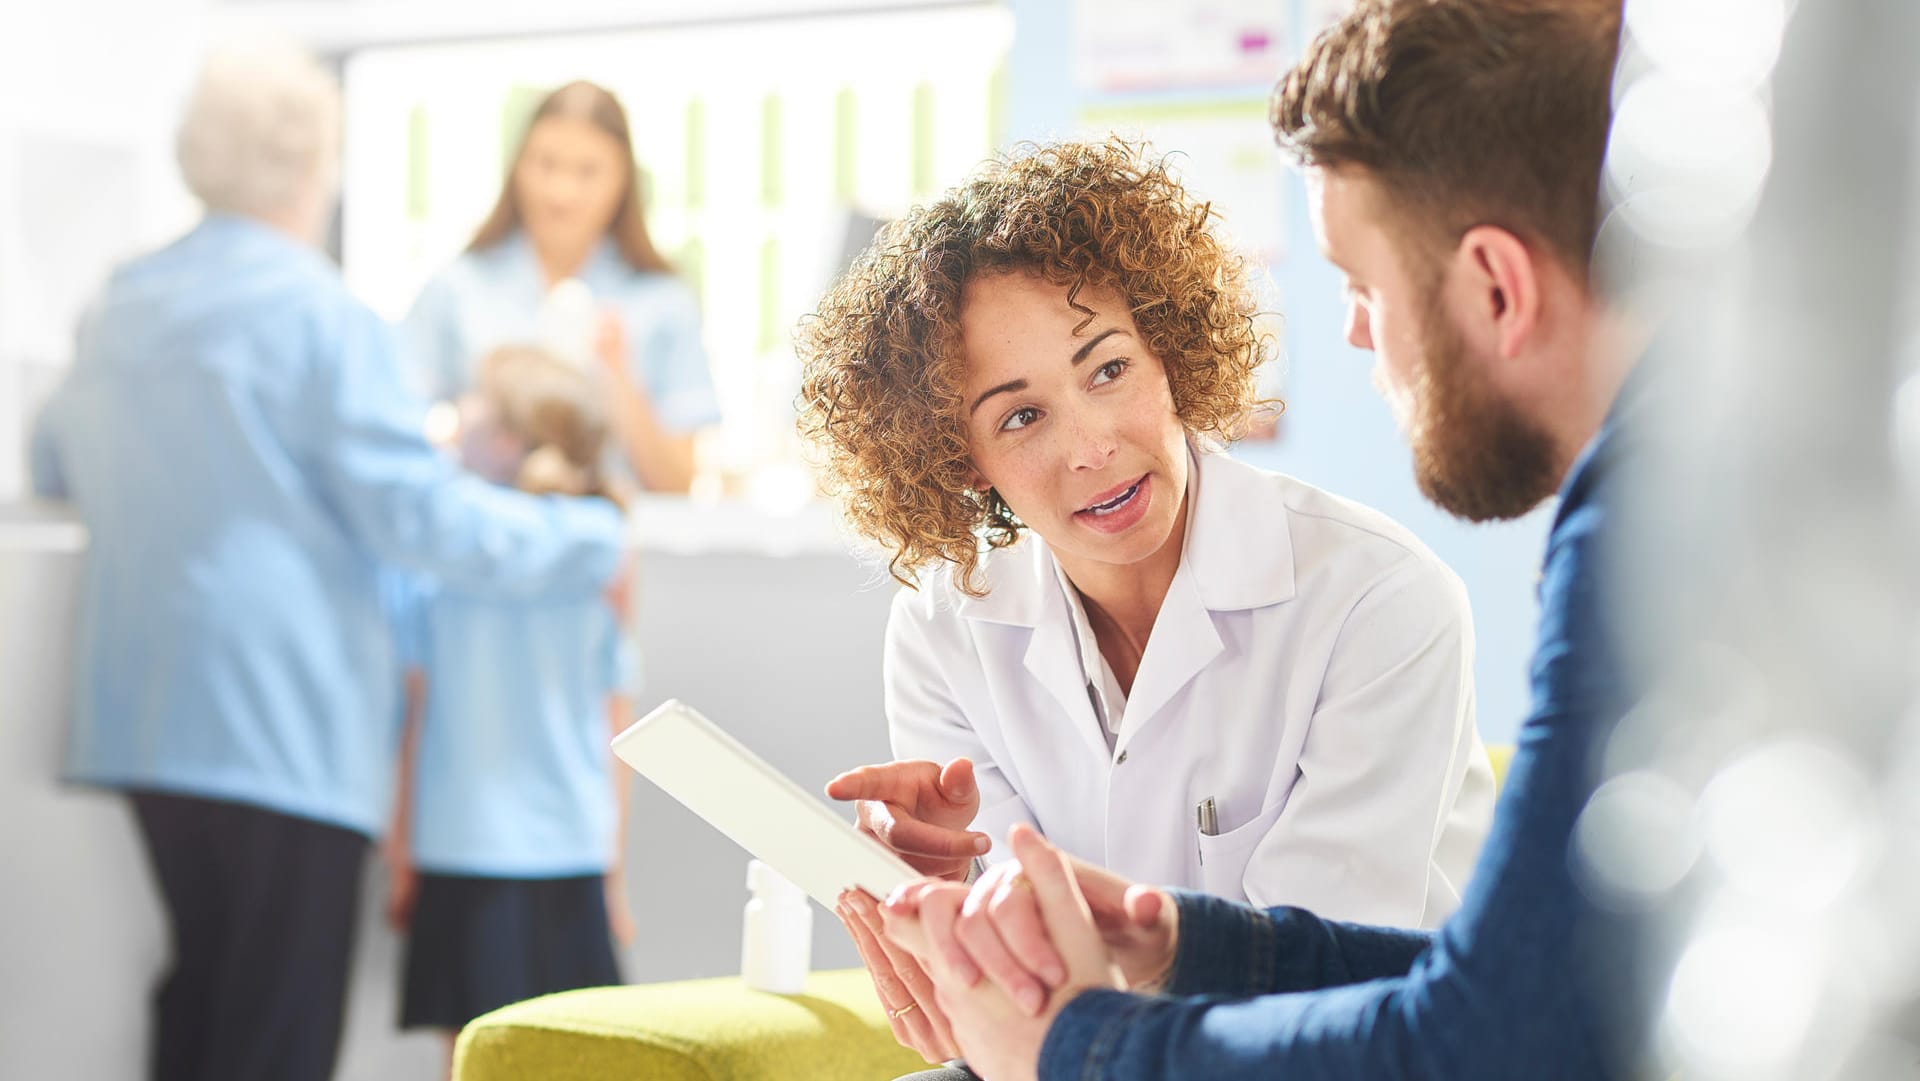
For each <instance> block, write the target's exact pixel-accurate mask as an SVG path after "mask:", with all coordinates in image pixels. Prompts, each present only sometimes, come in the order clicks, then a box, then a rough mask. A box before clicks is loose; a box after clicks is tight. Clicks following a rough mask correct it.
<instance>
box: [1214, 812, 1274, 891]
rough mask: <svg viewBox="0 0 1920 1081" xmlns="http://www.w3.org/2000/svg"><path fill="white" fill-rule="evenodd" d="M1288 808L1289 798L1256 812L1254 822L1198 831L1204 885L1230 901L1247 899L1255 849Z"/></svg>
mask: <svg viewBox="0 0 1920 1081" xmlns="http://www.w3.org/2000/svg"><path fill="white" fill-rule="evenodd" d="M1286 809H1287V803H1286V801H1285V800H1281V801H1280V802H1279V803H1276V804H1274V805H1273V806H1272V807H1268V808H1267V809H1265V810H1263V811H1261V812H1260V813H1259V814H1257V815H1255V816H1254V817H1253V820H1252V821H1250V822H1246V823H1243V824H1241V825H1239V826H1235V827H1234V828H1233V829H1230V830H1228V831H1227V832H1225V833H1219V834H1214V835H1212V836H1209V835H1207V834H1204V833H1197V836H1198V837H1199V839H1200V884H1201V886H1202V887H1203V888H1205V889H1206V891H1207V892H1208V893H1211V894H1214V895H1215V896H1218V897H1225V898H1227V899H1228V900H1230V901H1245V900H1246V899H1247V887H1246V875H1247V862H1248V861H1249V860H1251V859H1252V858H1253V850H1254V849H1255V848H1256V847H1258V846H1259V844H1260V842H1261V841H1262V840H1263V839H1264V838H1265V837H1266V836H1267V834H1268V833H1269V832H1271V831H1272V830H1273V824H1274V823H1275V822H1278V821H1280V814H1281V812H1283V811H1285V810H1286Z"/></svg>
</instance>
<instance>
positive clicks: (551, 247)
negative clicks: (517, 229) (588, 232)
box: [527, 233, 599, 288]
mask: <svg viewBox="0 0 1920 1081" xmlns="http://www.w3.org/2000/svg"><path fill="white" fill-rule="evenodd" d="M527 241H528V243H530V244H532V245H533V256H534V258H535V259H537V260H539V262H540V274H541V276H542V277H544V278H545V279H546V284H547V286H548V287H549V288H551V287H552V286H553V285H554V284H555V283H557V282H561V281H565V280H566V279H568V278H577V277H579V276H580V270H581V268H582V267H584V266H586V265H587V258H588V257H589V256H591V255H592V254H593V249H594V248H595V247H596V246H597V245H598V244H599V238H598V237H593V238H590V239H588V240H587V241H586V242H584V243H580V242H574V241H566V242H559V241H552V240H547V241H543V240H541V239H540V238H538V237H535V236H534V235H533V234H531V233H529V234H527Z"/></svg>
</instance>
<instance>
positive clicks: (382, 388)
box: [295, 307, 625, 599]
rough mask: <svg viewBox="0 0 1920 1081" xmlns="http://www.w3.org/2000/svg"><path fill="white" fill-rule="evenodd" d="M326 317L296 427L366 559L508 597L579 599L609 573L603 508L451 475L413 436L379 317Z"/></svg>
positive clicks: (611, 538)
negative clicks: (327, 329)
mask: <svg viewBox="0 0 1920 1081" xmlns="http://www.w3.org/2000/svg"><path fill="white" fill-rule="evenodd" d="M327 322H328V323H330V324H333V325H336V326H338V327H339V330H338V332H337V333H338V337H337V338H334V339H332V340H329V338H328V337H327V335H326V334H325V333H316V335H315V340H316V341H317V342H318V343H319V347H318V348H317V349H316V352H315V355H314V356H313V357H311V358H310V363H311V365H312V367H311V371H310V372H309V379H310V381H311V386H310V389H309V393H308V394H307V395H306V396H305V398H306V400H305V401H304V402H303V403H301V405H300V407H299V408H300V409H301V411H302V415H301V420H302V421H303V423H299V424H296V425H295V426H296V427H300V428H302V429H304V432H305V437H306V453H307V454H308V455H309V456H310V457H311V459H312V464H313V468H314V471H315V473H316V474H317V477H318V483H319V485H320V487H321V489H322V491H323V494H324V496H325V498H326V499H327V501H328V502H329V503H330V504H331V506H332V507H333V508H334V510H335V511H336V513H338V515H339V516H340V517H341V518H342V519H343V520H344V522H345V524H346V526H347V528H348V529H349V531H350V532H352V533H353V534H354V535H355V536H356V537H358V538H359V540H360V541H361V542H362V543H363V544H365V545H366V547H367V548H368V549H370V550H371V552H372V554H373V555H374V556H375V557H376V558H378V559H380V560H382V561H384V562H388V563H393V564H396V565H398V566H400V567H404V568H407V569H410V570H415V571H419V572H423V573H427V574H431V575H433V576H434V577H435V579H436V580H437V581H438V582H439V584H440V585H441V586H442V587H443V588H446V589H448V590H451V591H454V592H461V593H470V594H474V595H480V596H489V597H498V598H509V599H527V598H533V597H550V598H562V597H571V596H585V595H588V594H591V593H594V592H597V591H598V590H600V589H601V588H602V587H603V586H604V585H605V584H606V583H607V582H608V581H609V580H610V579H611V578H612V577H613V574H614V571H615V569H616V568H617V566H618V564H619V560H620V555H621V549H622V544H623V539H624V533H625V526H624V521H623V519H622V518H621V515H620V513H619V511H618V510H616V509H615V508H614V506H613V504H611V503H609V502H607V501H605V500H599V499H569V498H562V497H556V496H532V495H527V494H524V493H521V492H516V491H512V490H510V489H507V488H502V487H499V486H497V485H493V484H489V483H487V482H486V481H484V480H481V479H479V478H478V477H474V476H472V475H470V474H467V473H465V472H463V471H461V470H460V469H459V468H458V467H457V466H456V465H454V464H453V463H452V462H450V461H448V460H447V459H446V458H445V457H443V456H442V455H441V454H439V453H438V452H436V451H435V450H434V449H433V448H432V447H431V446H430V445H428V443H427V441H426V437H425V436H424V435H423V434H422V432H421V427H422V421H423V418H424V408H423V406H424V403H422V402H421V401H420V400H419V399H417V398H416V397H414V396H413V395H411V394H409V393H407V392H406V390H405V389H404V388H403V387H402V385H401V382H400V377H399V373H398V371H397V366H396V364H395V363H394V358H393V346H392V343H391V341H390V338H389V331H388V328H387V327H386V325H385V324H383V323H381V322H380V320H379V319H378V317H376V316H375V315H374V314H373V313H372V312H371V311H369V310H366V309H364V308H358V307H355V308H350V309H348V310H347V311H346V312H345V313H344V315H339V314H338V313H336V317H335V318H334V319H330V320H327Z"/></svg>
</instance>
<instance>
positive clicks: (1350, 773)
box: [1243, 559, 1491, 927]
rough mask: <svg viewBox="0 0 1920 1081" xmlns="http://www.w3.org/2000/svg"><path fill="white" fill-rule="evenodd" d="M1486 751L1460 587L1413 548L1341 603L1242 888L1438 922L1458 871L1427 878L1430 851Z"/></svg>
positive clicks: (1324, 906) (1346, 914) (1268, 897)
mask: <svg viewBox="0 0 1920 1081" xmlns="http://www.w3.org/2000/svg"><path fill="white" fill-rule="evenodd" d="M1485 760H1486V752H1485V750H1484V748H1482V747H1481V745H1480V741H1479V737H1478V734H1477V733H1476V732H1475V729H1474V719H1473V631H1472V617H1471V615H1470V614H1469V611H1468V607H1467V600H1466V593H1465V589H1464V588H1463V587H1462V586H1461V585H1460V583H1459V580H1458V579H1457V578H1455V577H1454V576H1453V575H1452V573H1451V572H1450V571H1448V570H1446V568H1445V567H1443V566H1440V565H1438V564H1436V563H1433V562H1430V561H1427V560H1420V559H1409V560H1407V561H1406V562H1404V563H1402V564H1400V565H1398V566H1397V567H1395V568H1394V569H1393V570H1392V571H1390V572H1389V573H1388V574H1387V575H1386V576H1385V577H1383V578H1382V579H1381V580H1379V581H1378V582H1377V583H1375V584H1374V585H1373V586H1372V587H1371V588H1369V589H1368V590H1367V591H1366V592H1365V593H1364V594H1363V595H1362V596H1361V597H1360V598H1359V600H1358V601H1357V602H1356V603H1355V604H1354V606H1353V607H1352V608H1351V609H1350V610H1349V611H1348V613H1347V616H1346V620H1345V623H1344V624H1343V625H1342V627H1341V629H1340V632H1339V635H1338V638H1337V639H1336V641H1335V644H1334V647H1333V652H1332V654H1331V656H1330V657H1329V659H1328V662H1327V668H1326V672H1325V674H1324V675H1323V676H1322V681H1321V688H1320V697H1319V701H1318V703H1317V704H1316V706H1315V708H1314V712H1313V718H1312V721H1311V724H1310V726H1309V728H1308V731H1307V736H1306V741H1305V743H1304V744H1303V745H1302V747H1301V750H1300V755H1299V760H1298V769H1299V776H1298V778H1297V779H1296V780H1295V782H1294V786H1293V791H1292V794H1291V795H1290V796H1289V798H1288V800H1287V803H1286V806H1285V809H1284V810H1283V811H1282V812H1281V813H1280V815H1279V817H1278V818H1276V819H1275V820H1274V824H1273V826H1272V827H1271V829H1270V830H1269V831H1268V833H1267V835H1266V836H1265V837H1264V838H1262V839H1261V840H1260V842H1259V843H1258V845H1257V846H1256V847H1255V849H1254V851H1253V854H1252V856H1251V857H1250V859H1249V861H1248V864H1247V869H1246V874H1245V878H1244V880H1243V882H1244V886H1245V888H1246V893H1247V898H1248V899H1249V900H1250V901H1252V902H1253V903H1254V904H1256V905H1262V906H1272V905H1282V904H1284V905H1296V906H1299V907H1301V908H1306V909H1310V910H1313V911H1316V912H1328V913H1337V914H1338V915H1339V917H1340V918H1342V919H1349V920H1354V921H1357V922H1361V923H1370V924H1381V925H1386V926H1395V927H1419V926H1423V925H1432V924H1434V923H1437V922H1438V921H1439V920H1440V919H1442V918H1444V917H1445V916H1446V915H1448V914H1449V913H1451V912H1452V911H1453V909H1454V907H1455V906H1456V905H1457V904H1458V899H1459V895H1458V892H1457V889H1458V888H1459V887H1463V886H1464V883H1459V884H1455V883H1451V882H1445V881H1439V882H1436V881H1435V880H1434V878H1435V876H1436V875H1437V874H1438V871H1437V870H1436V867H1435V852H1436V849H1437V848H1438V846H1439V844H1440V842H1441V838H1442V835H1443V834H1444V832H1445V830H1446V828H1447V826H1448V824H1449V819H1450V817H1451V812H1452V810H1453V806H1454V804H1455V803H1456V802H1457V800H1458V797H1459V793H1460V788H1461V785H1462V783H1463V778H1464V777H1465V776H1466V774H1467V773H1468V771H1469V770H1470V769H1473V768H1475V766H1476V765H1477V766H1478V768H1480V769H1481V770H1483V771H1489V772H1488V776H1489V777H1490V776H1491V773H1490V770H1491V767H1490V766H1487V765H1486V761H1485ZM1430 908H1431V909H1436V910H1435V911H1430Z"/></svg>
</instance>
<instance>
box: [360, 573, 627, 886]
mask: <svg viewBox="0 0 1920 1081" xmlns="http://www.w3.org/2000/svg"><path fill="white" fill-rule="evenodd" d="M396 624H397V625H398V626H399V627H400V628H401V632H400V641H401V643H402V650H403V653H404V654H406V656H407V660H408V662H409V663H410V664H412V665H414V666H416V667H419V668H421V669H423V670H424V672H425V674H426V709H425V711H424V713H423V715H422V718H421V730H420V741H419V744H418V747H417V751H416V758H415V770H414V777H415V780H414V788H413V794H414V800H413V818H412V824H411V834H410V837H411V841H412V846H413V851H412V855H413V862H414V865H415V866H417V867H419V868H420V869H421V870H423V871H429V872H433V873H436V874H453V875H480V876H489V877H503V878H552V877H560V876H566V875H586V874H598V873H600V872H603V871H605V870H606V868H607V866H608V861H609V858H610V857H611V856H612V855H613V844H614V836H615V826H616V822H615V817H614V792H613V781H612V775H611V772H610V771H611V769H612V763H613V757H612V754H611V752H609V751H608V749H607V744H608V741H609V740H610V739H611V738H612V731H611V717H610V716H609V714H608V710H607V703H608V698H609V696H611V695H614V694H616V693H620V694H628V695H631V694H633V693H634V692H635V691H637V690H638V687H637V683H638V663H637V658H636V654H635V653H634V651H633V650H632V649H631V648H629V647H628V645H627V643H626V642H625V640H624V638H623V636H622V635H621V633H620V630H619V626H618V624H617V622H616V620H615V619H614V616H613V613H612V611H611V610H610V609H608V607H607V605H606V604H605V603H603V602H601V601H600V600H598V599H593V598H589V599H587V600H577V601H529V602H510V601H488V600H482V599H477V598H474V597H468V596H458V595H451V594H448V593H445V592H442V591H438V590H434V589H432V588H431V586H425V585H423V586H422V587H420V588H419V589H418V590H417V592H416V593H415V595H414V596H413V597H412V598H410V599H409V598H403V599H402V601H401V607H400V611H399V613H398V619H397V620H396Z"/></svg>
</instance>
